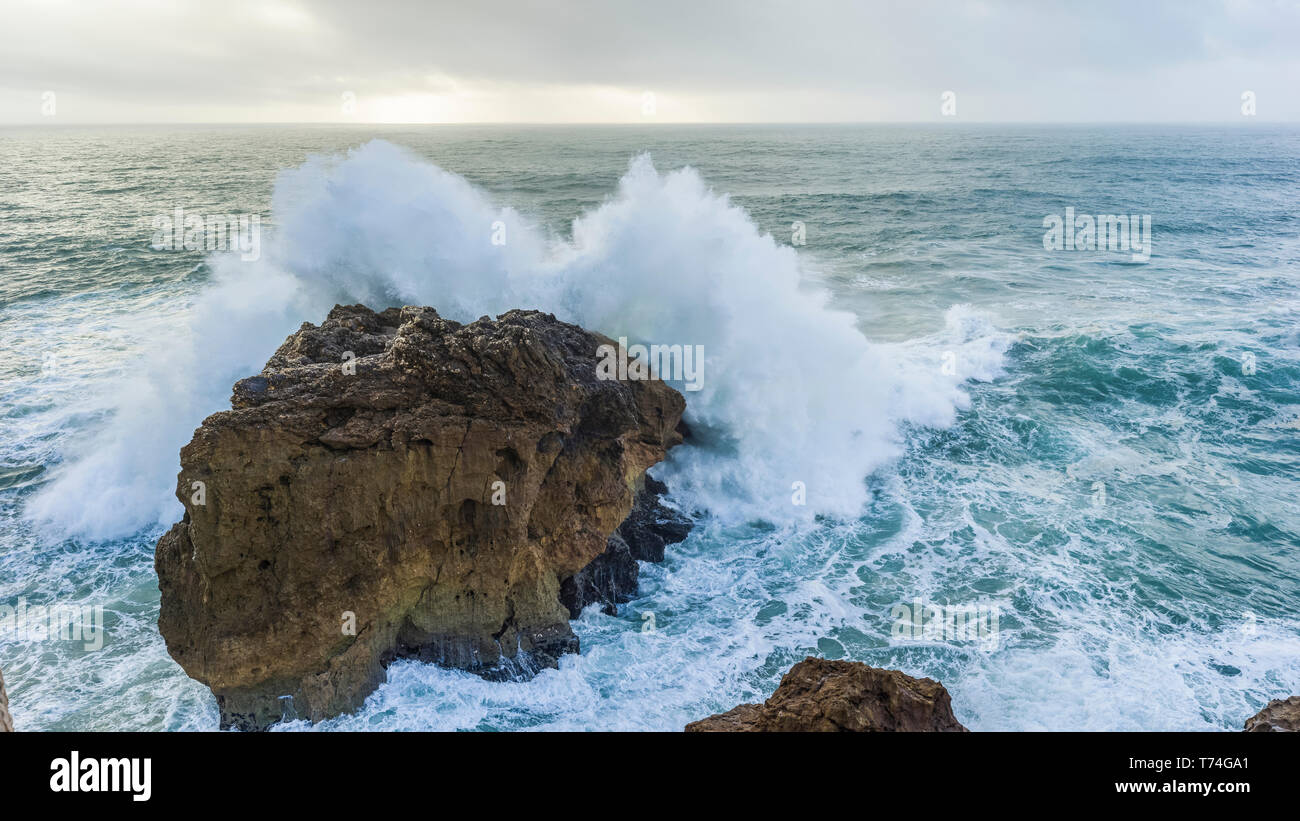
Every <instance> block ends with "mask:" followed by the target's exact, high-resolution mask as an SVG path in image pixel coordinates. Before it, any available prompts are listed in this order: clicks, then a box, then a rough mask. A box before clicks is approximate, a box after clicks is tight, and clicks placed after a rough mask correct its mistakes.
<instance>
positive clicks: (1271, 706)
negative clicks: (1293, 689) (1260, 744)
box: [1246, 696, 1300, 733]
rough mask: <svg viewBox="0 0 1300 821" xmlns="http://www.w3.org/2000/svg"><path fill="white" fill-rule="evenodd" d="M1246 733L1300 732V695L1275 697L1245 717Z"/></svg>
mask: <svg viewBox="0 0 1300 821" xmlns="http://www.w3.org/2000/svg"><path fill="white" fill-rule="evenodd" d="M1246 732H1248V733H1300V696H1291V697H1290V698H1286V699H1282V698H1275V699H1273V700H1272V701H1270V702H1269V703H1268V704H1267V705H1266V706H1265V707H1264V709H1262V710H1260V711H1259V712H1258V713H1256V714H1255V715H1253V716H1251V717H1250V718H1248V719H1246Z"/></svg>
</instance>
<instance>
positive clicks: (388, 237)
mask: <svg viewBox="0 0 1300 821" xmlns="http://www.w3.org/2000/svg"><path fill="white" fill-rule="evenodd" d="M273 212H274V213H273V219H272V220H271V222H272V223H273V224H274V225H275V226H276V229H275V230H274V231H273V233H272V235H271V236H270V237H269V238H268V240H267V241H266V242H264V252H263V254H262V257H261V259H259V260H257V261H255V262H241V261H240V260H239V259H238V257H237V255H233V254H227V255H222V256H216V257H213V258H212V259H211V260H210V262H209V264H210V266H211V267H212V270H213V278H212V282H211V283H210V284H209V285H208V286H207V287H206V288H205V289H204V290H203V291H202V292H201V293H200V294H199V295H198V296H197V298H196V299H195V302H194V304H193V306H192V308H191V310H190V311H189V313H188V315H187V316H186V317H185V325H184V328H183V329H181V331H180V333H179V334H178V335H177V336H176V337H174V338H168V339H166V340H160V341H159V344H158V346H157V349H156V350H155V351H154V353H153V354H152V355H150V356H148V357H147V358H146V359H145V361H144V362H143V364H142V365H141V366H140V367H139V368H137V369H136V371H135V376H134V377H132V378H131V379H130V380H128V381H127V382H126V383H125V384H119V385H118V386H117V388H116V390H115V392H114V394H113V396H112V398H111V404H112V405H113V406H114V407H115V409H116V413H115V415H114V416H113V418H112V420H111V421H110V422H109V423H108V424H107V425H106V426H105V427H104V428H103V429H102V430H101V431H100V432H99V433H98V434H97V435H96V436H95V438H94V439H93V440H92V441H83V442H80V443H78V444H77V445H75V446H74V449H73V450H71V451H70V452H69V453H68V454H67V459H66V462H65V465H64V467H63V468H62V469H61V471H60V472H59V474H58V475H57V477H56V478H55V480H54V481H52V482H51V483H50V484H49V485H48V486H47V487H46V488H44V489H43V491H42V492H40V493H39V494H38V495H37V496H36V497H35V498H34V499H33V500H32V501H31V503H30V504H29V507H28V513H29V515H31V516H32V517H33V518H35V519H36V520H38V521H40V522H43V523H45V524H47V525H50V526H53V527H55V528H58V529H60V530H62V531H64V532H67V533H71V534H75V535H80V536H84V537H89V538H111V537H118V536H123V535H127V534H129V533H132V532H135V531H136V530H138V529H139V528H141V527H144V526H149V525H154V524H166V523H168V522H170V521H173V520H175V519H176V518H177V517H178V516H179V512H180V510H179V505H178V504H177V503H176V502H175V500H174V498H173V496H172V492H173V488H174V486H175V484H174V483H175V476H176V470H177V452H178V451H179V448H180V447H181V445H183V444H184V443H185V442H186V441H187V440H188V438H189V436H190V435H191V432H192V431H193V429H194V428H195V427H196V426H197V425H198V424H199V423H200V422H201V420H202V418H203V417H204V416H205V415H206V414H208V413H211V412H214V411H217V410H220V409H222V408H224V407H227V401H228V397H229V391H230V385H231V384H232V382H234V381H235V380H236V379H238V378H240V377H243V376H247V375H249V374H252V373H255V372H257V371H258V370H260V368H261V365H262V363H263V362H264V361H265V359H266V358H267V356H269V355H270V353H271V352H272V351H273V350H274V349H275V348H276V346H277V345H278V344H279V343H280V342H281V341H282V340H283V339H284V337H285V336H286V335H287V334H289V333H291V332H292V331H293V329H294V328H296V327H297V325H298V324H299V323H300V322H302V321H311V322H319V321H321V320H322V319H323V318H324V315H325V314H326V312H327V311H328V310H329V308H330V307H331V306H332V305H333V304H334V303H336V302H362V303H366V304H369V305H371V306H374V307H380V308H382V307H385V306H388V305H397V304H410V303H415V304H425V305H432V306H434V307H436V308H437V309H438V310H439V311H440V312H441V313H442V314H443V315H444V316H447V317H449V318H452V319H457V320H461V321H469V320H472V319H475V318H477V317H478V316H481V315H483V314H497V313H500V312H503V311H505V310H508V309H510V308H514V307H525V308H528V307H532V308H539V309H542V310H546V311H550V312H553V313H555V314H556V315H557V316H558V317H560V318H561V319H564V320H567V321H571V322H575V323H578V324H580V325H583V326H585V327H588V328H592V329H595V330H599V331H602V332H604V333H606V334H607V335H609V336H611V337H619V336H627V337H629V338H630V339H632V340H633V341H634V342H636V341H639V342H645V343H665V344H690V345H703V347H704V351H705V353H706V367H705V379H704V388H703V390H700V391H697V392H692V393H690V394H689V395H688V398H689V405H688V408H687V419H688V421H689V423H690V424H691V425H692V427H693V429H694V430H695V431H696V433H697V434H698V440H699V445H698V446H696V447H692V448H679V449H677V450H676V451H675V452H674V454H673V457H672V458H671V459H670V461H669V463H668V464H667V465H665V466H664V468H663V470H664V472H665V474H666V476H667V478H669V479H670V480H671V484H672V486H673V489H674V493H675V495H676V498H678V499H679V500H680V501H681V502H682V503H683V504H688V505H691V506H692V507H702V508H707V509H709V510H711V511H712V512H713V513H714V514H715V515H717V516H721V517H724V518H730V517H743V518H755V517H762V518H766V519H776V520H780V519H788V518H795V519H798V518H806V517H808V516H810V515H811V514H813V513H828V514H832V515H836V516H846V517H847V516H852V515H854V514H856V513H858V512H859V511H860V509H861V506H862V504H863V502H864V500H865V498H866V489H865V485H864V477H866V476H867V475H868V474H870V473H871V472H872V471H874V470H876V469H877V468H878V467H880V466H881V465H882V464H884V463H885V462H887V461H888V460H890V459H892V458H894V457H895V456H896V455H897V454H898V453H899V452H900V441H901V439H900V433H899V431H900V426H901V425H904V424H906V423H915V424H922V425H946V424H950V423H951V422H952V421H953V419H954V418H955V414H956V412H957V410H958V409H960V408H961V407H963V406H964V405H965V403H966V402H967V399H966V396H965V394H964V392H963V390H962V383H963V381H965V380H966V379H988V378H991V377H993V376H995V375H996V374H997V372H998V369H999V368H1000V364H1001V358H1002V352H1003V350H1005V347H1006V344H1007V341H1006V339H1005V337H1003V336H1002V335H1000V334H997V333H996V332H995V331H994V330H993V329H992V328H991V327H990V326H988V325H987V324H986V323H984V322H983V321H982V320H980V319H979V318H978V317H976V316H975V315H974V314H972V313H971V312H970V311H968V310H965V309H962V308H955V309H953V310H952V311H950V312H949V315H948V326H947V330H946V332H945V333H944V334H941V335H939V336H936V337H934V338H933V339H927V340H918V341H915V342H913V343H911V344H908V345H897V344H894V345H879V344H872V343H871V342H869V341H868V340H867V339H866V338H865V337H864V336H863V334H862V333H861V332H860V331H859V330H858V329H857V328H856V327H855V324H854V322H855V320H854V317H853V316H852V315H851V314H849V313H847V312H843V311H837V310H833V309H832V308H830V307H828V306H827V304H826V298H825V296H824V295H823V294H821V293H817V292H814V291H810V290H808V289H806V288H804V287H801V284H800V282H801V272H800V257H799V256H798V255H797V254H796V252H795V251H794V250H793V249H792V248H789V247H786V246H783V245H779V244H778V243H777V242H776V241H775V240H773V238H772V237H771V236H770V235H767V234H763V233H761V232H760V231H759V230H758V229H757V227H756V226H755V224H754V222H753V221H752V220H751V219H750V218H749V216H748V215H747V214H746V213H745V212H744V211H743V210H742V209H740V208H739V207H737V206H735V205H733V204H732V203H730V202H729V201H728V199H727V197H726V196H724V195H718V194H716V193H714V192H713V191H711V190H710V189H709V188H708V186H707V185H706V183H705V182H704V180H702V179H701V177H700V176H699V174H698V173H696V172H695V171H694V170H691V169H682V170H678V171H674V172H670V173H666V174H661V173H659V172H658V171H656V170H655V168H654V166H653V165H652V164H651V161H650V158H649V157H648V156H641V157H638V158H636V159H634V160H633V161H632V163H631V165H630V167H629V169H628V172H627V173H626V175H624V177H623V178H622V180H621V181H620V183H619V186H618V189H617V191H616V192H615V193H614V194H613V195H612V196H611V197H610V198H609V199H608V200H607V201H606V202H605V203H603V204H602V205H600V206H599V207H597V208H595V209H593V210H592V211H590V212H588V213H586V214H584V215H582V216H581V217H579V218H578V219H577V220H576V221H575V223H574V226H573V237H572V240H568V241H560V240H554V239H548V238H547V237H545V236H543V235H542V233H541V232H539V231H538V230H537V229H535V228H534V227H533V226H532V225H530V223H529V222H528V221H527V220H526V219H525V218H524V217H522V216H521V215H519V214H517V213H515V212H514V211H512V210H510V209H503V208H499V207H497V206H495V205H493V204H492V203H491V201H490V200H489V198H488V197H487V196H486V195H485V194H484V193H483V192H481V191H479V190H478V189H476V188H474V187H473V186H472V185H470V184H469V183H468V182H467V181H465V180H464V179H463V178H461V177H459V176H457V175H455V174H451V173H449V172H447V171H444V170H442V169H440V168H438V167H436V166H434V165H433V164H431V163H429V162H427V161H425V160H422V159H420V158H418V157H416V156H414V155H413V154H411V153H410V152H408V151H406V150H405V149H402V148H399V147H397V146H394V145H392V144H390V143H386V142H383V141H373V142H370V143H368V144H366V145H364V146H361V147H359V148H357V149H354V150H352V151H349V152H347V153H346V154H345V155H334V156H317V157H313V158H311V159H309V160H308V161H307V162H306V163H304V164H303V165H302V166H300V167H299V168H296V169H292V170H288V171H285V172H283V173H282V174H281V175H280V177H279V179H278V180H277V182H276V186H275V193H274V197H273ZM502 225H503V226H504V230H505V238H506V242H505V244H504V245H499V244H494V243H493V242H492V238H493V233H494V231H499V229H500V227H501V226H502ZM945 353H951V354H952V360H951V361H952V362H955V364H956V373H955V375H954V374H952V373H945V372H944V368H943V365H944V361H945V360H944V358H943V357H944V354H945ZM795 482H802V483H804V486H806V488H807V493H806V505H803V506H799V505H795V504H794V503H793V501H792V486H793V484H794V483H795Z"/></svg>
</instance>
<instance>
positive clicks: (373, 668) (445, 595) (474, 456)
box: [156, 306, 685, 728]
mask: <svg viewBox="0 0 1300 821" xmlns="http://www.w3.org/2000/svg"><path fill="white" fill-rule="evenodd" d="M603 343H609V340H607V339H605V338H603V337H598V336H596V335H593V334H590V333H588V332H586V331H584V330H583V329H581V328H578V327H576V326H574V325H568V324H565V323H563V322H559V321H558V320H556V319H555V317H553V316H550V315H547V314H542V313H538V312H536V311H511V312H509V313H506V314H503V315H501V316H500V317H499V318H498V320H497V321H492V320H490V319H488V318H487V317H484V318H482V319H480V320H478V321H476V322H473V323H470V324H468V325H460V324H459V323H456V322H451V321H448V320H444V319H442V318H441V317H439V316H438V314H437V312H436V311H434V310H433V309H432V308H417V307H407V308H401V309H397V308H390V309H388V310H386V311H384V312H383V313H375V312H374V311H371V310H369V309H368V308H365V307H363V306H351V307H343V306H338V307H336V308H335V309H334V310H333V311H331V312H330V315H329V317H328V318H327V319H326V321H325V322H324V323H322V325H321V326H320V327H316V326H313V325H310V324H304V325H303V326H302V328H301V329H300V330H299V331H298V332H297V333H295V334H294V335H293V336H291V337H289V339H288V340H287V341H286V342H285V343H284V345H283V346H281V348H280V350H279V351H277V352H276V353H275V355H274V356H272V357H271V359H270V361H268V362H267V366H266V368H265V369H264V370H263V371H262V373H261V374H260V375H258V376H255V377H251V378H248V379H243V380H241V381H240V382H238V383H237V384H236V385H235V389H234V397H233V399H232V405H233V409H232V410H230V411H225V412H221V413H217V414H214V415H212V416H210V417H208V418H207V419H206V420H204V422H203V425H202V426H201V427H200V428H199V429H198V430H197V431H196V432H195V434H194V439H193V441H191V442H190V443H189V444H188V445H186V446H185V447H184V448H183V449H182V450H181V473H180V475H179V477H178V484H177V497H178V498H180V500H181V502H182V503H183V504H184V505H185V508H186V512H185V516H184V519H183V520H182V521H181V522H179V523H177V524H176V525H174V526H173V527H172V529H171V530H170V531H169V532H168V533H167V534H166V535H164V536H163V538H162V539H161V540H160V541H159V542H158V548H157V557H156V566H157V570H158V578H159V586H160V588H161V590H162V608H161V613H160V616H159V621H158V626H159V629H160V631H161V632H162V634H163V637H164V638H165V639H166V641H167V648H168V651H169V652H170V653H171V655H172V657H173V658H175V659H176V661H177V662H179V663H180V665H181V666H182V667H184V668H185V671H186V672H187V673H189V674H190V675H191V676H193V677H194V678H196V679H198V680H199V681H201V682H203V683H205V684H207V685H208V686H209V687H211V688H212V690H213V692H214V693H215V694H216V696H217V702H218V705H219V707H220V709H221V721H222V726H223V727H227V726H238V727H242V728H264V727H266V726H268V725H269V724H271V723H274V722H275V721H277V720H279V719H280V718H281V717H282V712H285V713H287V712H288V710H287V709H286V708H287V707H289V706H292V709H293V713H294V714H296V715H297V716H298V717H300V718H309V719H311V720H313V721H315V720H319V719H322V718H326V717H329V716H334V715H337V714H339V713H342V712H345V711H348V710H352V709H355V708H356V707H357V706H359V705H360V703H361V702H362V700H363V699H364V698H365V697H366V695H367V694H369V693H370V692H371V691H373V690H374V689H375V687H377V686H378V685H379V684H380V683H381V682H382V681H383V680H384V677H385V672H384V669H385V667H386V666H387V665H388V663H389V662H391V661H392V660H394V659H397V658H407V657H413V658H419V659H423V660H428V661H434V662H438V663H441V664H446V665H450V666H455V667H461V668H465V669H470V670H474V671H477V672H479V673H482V674H484V675H490V676H505V675H515V674H522V675H527V674H531V673H532V672H535V671H536V670H537V669H539V668H541V667H545V666H554V665H555V664H556V657H557V656H559V655H560V654H562V653H566V652H575V651H576V650H577V644H578V642H577V637H576V636H574V634H573V632H572V630H571V629H570V628H569V624H568V617H569V612H568V610H567V609H566V607H565V606H564V605H563V604H562V603H561V600H560V587H561V584H562V582H564V581H565V580H567V579H570V578H571V577H574V576H575V575H577V574H579V572H580V571H582V570H583V569H584V568H585V567H587V566H588V565H589V564H591V563H592V561H593V560H595V559H596V558H597V557H599V556H601V555H602V554H603V553H604V552H605V550H606V547H607V540H608V537H609V536H610V534H611V533H613V532H614V530H615V529H616V528H617V527H619V525H620V523H621V522H623V520H624V519H625V518H626V517H627V516H628V513H629V511H630V510H631V508H632V503H633V496H634V493H635V492H636V491H637V490H638V488H640V487H642V486H643V484H644V475H645V470H646V468H648V467H650V466H651V465H653V464H655V463H656V462H658V461H660V460H661V459H663V458H664V454H665V452H666V451H667V449H668V448H670V447H672V446H674V445H676V444H678V443H679V442H680V441H681V435H680V434H679V432H678V426H679V422H680V418H681V414H682V411H683V409H684V407H685V403H684V401H683V399H682V397H681V395H680V394H678V393H677V392H676V391H674V390H672V389H671V388H669V387H668V386H667V385H665V384H663V383H662V382H653V381H645V382H617V381H604V380H599V379H597V378H596V349H597V346H598V345H600V344H603ZM195 483H202V485H196V484H195ZM200 489H201V490H202V493H203V496H202V497H200V496H199V490H200ZM502 492H503V493H502ZM200 502H202V503H200ZM498 502H503V504H501V503H498ZM352 616H354V617H355V632H354V633H353V632H352V631H349V630H347V629H346V628H347V627H348V622H349V619H350V618H351V617H352ZM284 697H290V698H291V701H289V700H288V699H285V700H283V701H282V700H281V699H284Z"/></svg>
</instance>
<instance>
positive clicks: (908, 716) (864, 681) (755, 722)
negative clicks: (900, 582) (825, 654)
mask: <svg viewBox="0 0 1300 821" xmlns="http://www.w3.org/2000/svg"><path fill="white" fill-rule="evenodd" d="M686 732H688V733H692V732H694V733H726V732H777V733H791V732H793V733H800V732H857V733H871V732H926V733H942V732H955V733H964V732H967V730H966V728H965V727H963V726H962V725H961V724H960V723H959V722H958V721H957V718H956V716H954V715H953V714H952V701H951V699H950V698H949V697H948V691H947V690H945V689H944V688H943V685H942V684H940V683H939V682H937V681H935V680H933V679H928V678H919V679H918V678H912V677H911V676H908V675H904V674H903V673H900V672H898V671H897V670H880V669H877V668H875V667H868V666H867V665H865V664H862V663H860V662H856V661H833V660H830V659H819V658H811V657H809V658H806V659H804V660H803V661H801V662H799V663H798V664H796V665H795V666H793V667H791V668H790V672H788V673H786V674H785V676H784V677H783V678H782V679H781V686H780V687H778V688H776V692H775V693H773V694H772V697H771V698H769V699H768V700H767V701H766V702H764V703H763V704H742V705H740V706H739V707H736V708H734V709H732V710H729V711H727V712H725V713H720V714H718V715H715V716H710V717H708V718H706V719H702V720H700V721H695V722H692V723H690V724H687V725H686Z"/></svg>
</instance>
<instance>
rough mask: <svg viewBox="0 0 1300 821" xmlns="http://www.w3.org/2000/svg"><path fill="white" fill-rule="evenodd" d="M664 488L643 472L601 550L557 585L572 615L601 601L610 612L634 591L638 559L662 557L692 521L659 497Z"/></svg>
mask: <svg viewBox="0 0 1300 821" xmlns="http://www.w3.org/2000/svg"><path fill="white" fill-rule="evenodd" d="M667 492H668V488H667V487H666V486H665V485H664V483H663V482H660V481H659V480H657V479H655V478H654V477H653V476H650V475H648V474H647V475H646V477H645V482H644V484H643V485H642V487H641V488H639V490H638V492H637V495H636V500H635V502H634V504H633V505H632V513H631V514H629V515H628V517H627V519H625V520H624V521H623V524H621V525H619V527H618V530H617V531H616V532H615V533H614V534H613V535H611V536H610V537H609V541H608V542H607V543H606V545H605V552H604V553H602V554H601V555H600V556H598V557H596V559H595V560H594V561H593V562H592V563H591V564H589V565H587V566H586V567H584V568H583V569H582V570H580V571H579V572H578V573H577V574H576V575H574V576H572V577H570V578H568V579H566V580H565V581H564V583H563V584H562V585H560V601H562V602H563V603H564V606H565V607H566V608H568V610H569V616H570V617H571V618H575V619H576V618H577V617H578V615H579V614H580V613H581V612H582V609H583V608H584V607H586V606H587V605H589V604H600V605H602V607H601V609H602V610H604V612H606V613H608V614H610V615H613V614H614V613H615V612H616V606H617V605H619V604H622V603H624V602H628V601H631V600H632V599H633V598H634V597H635V596H636V594H637V590H638V584H637V575H638V565H637V562H638V561H642V562H662V561H663V560H664V548H665V547H666V546H667V545H670V544H676V543H677V542H680V541H682V540H683V539H685V538H686V536H687V535H688V534H689V533H690V531H691V521H690V520H689V519H687V518H686V517H685V516H682V515H681V514H680V513H678V512H676V511H675V510H672V509H670V508H667V507H665V506H664V505H663V504H661V503H660V501H659V497H660V496H661V495H663V494H664V493H667Z"/></svg>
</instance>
